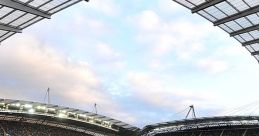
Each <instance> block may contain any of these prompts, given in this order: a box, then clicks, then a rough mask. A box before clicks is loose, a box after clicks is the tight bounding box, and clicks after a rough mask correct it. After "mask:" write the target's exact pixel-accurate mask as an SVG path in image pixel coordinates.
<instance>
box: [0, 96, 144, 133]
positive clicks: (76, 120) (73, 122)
mask: <svg viewBox="0 0 259 136" xmlns="http://www.w3.org/2000/svg"><path fill="white" fill-rule="evenodd" d="M0 128H1V129H0V131H1V134H4V133H6V134H9V135H11V136H18V135H24V136H28V135H31V136H38V135H39V136H45V135H48V136H49V135H51V136H52V135H53V136H66V135H67V136H89V135H91V136H135V135H137V133H138V132H139V131H140V129H139V128H137V127H134V126H132V125H129V124H127V123H124V122H121V121H119V120H115V119H112V118H109V117H106V116H102V115H99V114H96V113H91V112H87V111H83V110H79V109H73V108H69V107H63V106H58V105H52V104H44V103H37V102H30V101H21V100H11V99H0Z"/></svg>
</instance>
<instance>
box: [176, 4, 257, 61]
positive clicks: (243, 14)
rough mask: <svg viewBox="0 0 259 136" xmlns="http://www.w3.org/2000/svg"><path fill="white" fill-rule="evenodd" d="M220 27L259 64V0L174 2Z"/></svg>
mask: <svg viewBox="0 0 259 136" xmlns="http://www.w3.org/2000/svg"><path fill="white" fill-rule="evenodd" d="M173 1H175V2H177V3H179V4H181V5H183V6H184V7H186V8H188V9H190V10H191V11H192V13H197V14H199V15H201V16H202V17H204V18H206V19H207V20H209V21H211V22H212V23H213V24H214V25H215V26H218V27H220V28H221V29H223V30H224V31H226V32H227V33H229V34H230V36H231V37H234V38H235V39H236V40H238V41H239V42H240V43H241V44H242V45H243V46H244V47H245V48H246V49H247V50H248V51H249V52H250V53H251V55H253V56H254V57H255V58H256V60H257V61H258V62H259V31H258V30H259V1H258V0H173Z"/></svg>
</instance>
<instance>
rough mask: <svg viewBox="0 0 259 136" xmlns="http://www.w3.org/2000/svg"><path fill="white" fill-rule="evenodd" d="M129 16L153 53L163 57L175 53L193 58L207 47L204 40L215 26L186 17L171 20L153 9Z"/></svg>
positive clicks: (139, 40)
mask: <svg viewBox="0 0 259 136" xmlns="http://www.w3.org/2000/svg"><path fill="white" fill-rule="evenodd" d="M129 20H130V22H131V23H132V24H133V25H134V26H135V28H136V29H137V30H138V33H137V35H136V39H137V41H138V42H140V43H141V44H143V45H146V46H147V47H148V48H149V49H150V50H151V52H152V54H153V55H155V56H160V57H161V56H165V55H168V54H170V53H174V54H176V55H177V56H178V58H180V59H190V58H191V57H192V56H193V55H196V54H198V53H200V52H202V51H203V50H204V46H203V42H202V41H203V40H204V38H206V37H207V36H208V33H210V31H209V30H210V29H208V28H210V27H211V26H210V25H208V24H204V23H197V22H196V23H191V22H188V21H187V20H186V19H185V20H184V19H179V20H178V21H175V20H174V21H173V20H168V19H165V18H163V17H162V16H159V15H158V13H156V12H155V11H152V10H144V11H142V12H141V13H139V14H137V15H135V16H133V17H129Z"/></svg>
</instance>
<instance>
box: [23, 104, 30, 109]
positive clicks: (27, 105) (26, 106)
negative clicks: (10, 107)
mask: <svg viewBox="0 0 259 136" xmlns="http://www.w3.org/2000/svg"><path fill="white" fill-rule="evenodd" d="M24 108H26V109H30V108H32V105H31V104H25V105H24Z"/></svg>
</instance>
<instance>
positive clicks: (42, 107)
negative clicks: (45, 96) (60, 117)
mask: <svg viewBox="0 0 259 136" xmlns="http://www.w3.org/2000/svg"><path fill="white" fill-rule="evenodd" d="M36 109H38V110H46V107H45V106H37V107H36Z"/></svg>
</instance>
